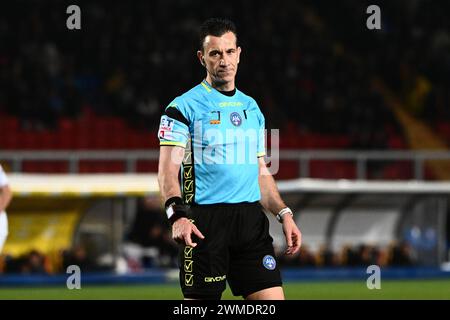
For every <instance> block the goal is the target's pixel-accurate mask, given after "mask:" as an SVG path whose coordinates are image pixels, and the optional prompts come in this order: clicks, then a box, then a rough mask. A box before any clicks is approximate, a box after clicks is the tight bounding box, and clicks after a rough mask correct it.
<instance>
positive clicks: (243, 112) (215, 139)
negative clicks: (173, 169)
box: [158, 80, 265, 204]
mask: <svg viewBox="0 0 450 320" xmlns="http://www.w3.org/2000/svg"><path fill="white" fill-rule="evenodd" d="M264 127H265V121H264V116H263V114H262V113H261V111H260V109H259V107H258V104H257V103H256V101H255V100H254V99H253V98H251V97H249V96H247V95H246V94H244V93H242V92H241V91H239V90H237V89H236V90H235V93H234V95H232V96H228V95H225V94H223V93H221V92H220V91H217V90H216V89H214V88H212V87H211V86H210V85H209V84H208V82H206V81H205V80H204V81H202V82H201V83H200V84H199V85H197V86H195V87H194V88H192V89H191V90H189V91H188V92H186V93H184V94H183V95H181V96H179V97H177V98H175V99H174V100H173V101H172V102H171V103H170V104H169V106H168V107H167V108H166V109H165V112H164V114H163V115H162V117H161V123H160V127H159V131H158V137H159V140H160V145H162V146H164V145H168V146H181V147H183V148H186V150H185V156H184V159H183V163H182V172H181V190H182V194H183V199H184V201H185V203H187V204H194V203H195V204H218V203H240V202H254V201H259V200H260V198H261V193H260V189H259V183H258V174H259V167H258V157H261V156H264V155H265V138H264Z"/></svg>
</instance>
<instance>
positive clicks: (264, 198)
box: [259, 175, 286, 215]
mask: <svg viewBox="0 0 450 320" xmlns="http://www.w3.org/2000/svg"><path fill="white" fill-rule="evenodd" d="M259 187H260V189H261V205H262V206H263V207H264V208H265V209H266V210H268V211H270V212H271V213H272V214H274V215H276V214H277V213H278V212H280V210H281V209H283V208H285V207H286V204H285V203H284V201H283V199H281V196H280V192H279V191H278V187H277V184H276V183H275V180H274V179H273V177H272V176H271V175H260V176H259Z"/></svg>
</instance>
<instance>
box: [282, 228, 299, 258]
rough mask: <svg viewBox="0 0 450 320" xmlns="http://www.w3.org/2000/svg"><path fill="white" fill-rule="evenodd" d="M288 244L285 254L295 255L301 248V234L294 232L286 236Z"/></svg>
mask: <svg viewBox="0 0 450 320" xmlns="http://www.w3.org/2000/svg"><path fill="white" fill-rule="evenodd" d="M286 243H287V245H288V247H287V249H286V251H285V253H286V254H287V255H293V254H295V253H297V252H298V251H299V250H300V246H301V233H300V232H299V231H298V232H296V230H292V231H291V232H290V233H288V234H286Z"/></svg>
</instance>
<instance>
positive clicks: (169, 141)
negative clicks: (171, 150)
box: [158, 98, 189, 148]
mask: <svg viewBox="0 0 450 320" xmlns="http://www.w3.org/2000/svg"><path fill="white" fill-rule="evenodd" d="M187 118H188V117H187V114H186V109H185V107H184V101H183V100H182V99H180V98H176V99H175V100H174V101H172V102H171V103H170V104H169V105H168V106H167V108H166V109H165V111H164V114H163V115H162V116H161V122H160V124H159V130H158V138H159V144H160V145H161V146H180V147H183V148H185V147H186V143H187V142H188V139H189V120H188V119H187Z"/></svg>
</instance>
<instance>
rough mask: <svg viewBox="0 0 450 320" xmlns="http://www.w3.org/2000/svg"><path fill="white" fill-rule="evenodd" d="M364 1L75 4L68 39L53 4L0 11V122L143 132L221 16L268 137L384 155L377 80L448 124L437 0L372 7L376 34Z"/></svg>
mask: <svg viewBox="0 0 450 320" xmlns="http://www.w3.org/2000/svg"><path fill="white" fill-rule="evenodd" d="M438 2H439V3H438ZM25 4H26V8H27V9H26V10H23V6H25ZM369 4H371V3H369V2H368V1H360V0H344V1H339V2H336V3H330V2H329V1H301V2H300V1H296V0H287V1H283V5H279V3H277V2H276V1H269V2H265V3H264V5H261V3H260V2H258V1H255V0H250V1H229V2H227V4H226V5H224V4H222V3H214V2H208V4H207V5H205V3H202V2H200V1H199V2H192V1H176V0H164V1H163V0H155V1H132V2H124V1H122V2H113V3H107V2H100V1H89V2H80V7H81V12H82V29H81V30H79V31H69V30H67V28H66V19H67V17H68V15H67V14H66V7H64V5H65V2H61V1H55V0H45V1H37V0H31V1H30V0H19V1H15V2H13V3H9V4H8V5H5V7H2V11H1V12H0V41H1V42H2V43H3V44H6V45H4V46H3V47H4V50H0V114H1V113H7V114H10V115H15V116H17V117H18V118H20V120H21V125H22V127H23V128H25V129H26V130H39V129H40V128H54V127H55V126H56V123H57V119H59V118H61V117H68V118H76V117H79V116H81V114H82V113H83V112H85V111H86V110H90V111H92V112H95V113H96V114H98V115H113V116H117V117H121V118H123V119H126V120H127V121H128V123H129V124H130V126H132V127H133V128H137V129H139V130H148V131H153V130H155V128H156V127H157V126H158V123H159V116H160V113H161V111H162V110H163V108H164V107H165V106H166V105H167V104H168V103H169V102H170V101H171V100H172V99H173V98H174V97H175V96H177V95H179V94H181V93H182V92H184V91H186V90H187V89H189V88H191V87H192V86H194V85H195V84H197V83H199V82H200V80H201V79H202V78H203V77H204V72H205V71H204V69H203V68H202V67H201V66H200V64H199V63H198V62H197V61H196V56H195V52H196V50H197V49H198V40H197V29H198V26H199V24H200V23H201V22H202V21H203V20H204V19H206V18H208V17H210V16H226V17H230V18H231V19H233V20H234V21H236V23H237V27H238V32H239V41H240V45H241V46H242V48H243V52H242V57H241V62H242V63H241V64H240V71H239V73H238V80H237V84H238V88H240V89H241V90H243V91H244V92H247V93H248V94H250V95H252V96H254V97H255V98H256V100H257V101H258V102H259V104H260V106H261V108H262V110H263V112H264V113H265V114H267V115H270V116H268V117H267V125H268V127H269V128H280V129H281V130H282V133H283V132H284V133H285V134H289V135H296V134H300V133H305V132H306V133H308V132H313V133H324V134H331V135H333V134H342V135H346V136H347V137H348V138H349V139H350V146H349V147H350V148H366V149H368V148H378V149H380V148H389V147H390V145H389V141H390V140H389V139H390V138H392V137H397V136H401V134H402V130H401V128H400V127H399V125H398V123H397V121H396V119H395V117H394V116H393V113H392V111H391V110H390V108H389V107H388V106H387V105H386V103H385V100H384V97H383V95H382V94H380V92H379V91H378V90H377V86H376V85H375V83H376V80H377V79H378V80H381V81H382V82H383V83H385V84H386V85H387V86H388V87H389V88H390V89H391V90H392V91H393V92H394V94H396V96H397V97H398V98H399V99H400V101H402V103H403V104H404V105H406V106H407V107H408V109H409V110H410V111H411V112H412V113H413V114H415V115H417V116H420V117H422V118H424V119H426V120H427V121H429V122H430V123H436V122H440V121H443V120H445V121H449V120H450V111H449V110H450V108H448V106H449V104H450V94H449V91H448V87H449V85H450V78H449V77H448V74H449V73H450V55H449V54H448V52H449V49H450V32H449V30H450V26H449V21H448V19H446V16H445V15H444V14H443V13H444V12H447V11H449V10H446V9H449V6H450V4H449V3H448V2H445V1H425V0H413V1H411V0H398V1H382V2H380V3H379V5H380V6H381V8H382V30H380V31H369V30H368V29H367V28H366V19H367V17H368V15H367V14H366V8H367V6H368V5H369Z"/></svg>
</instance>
